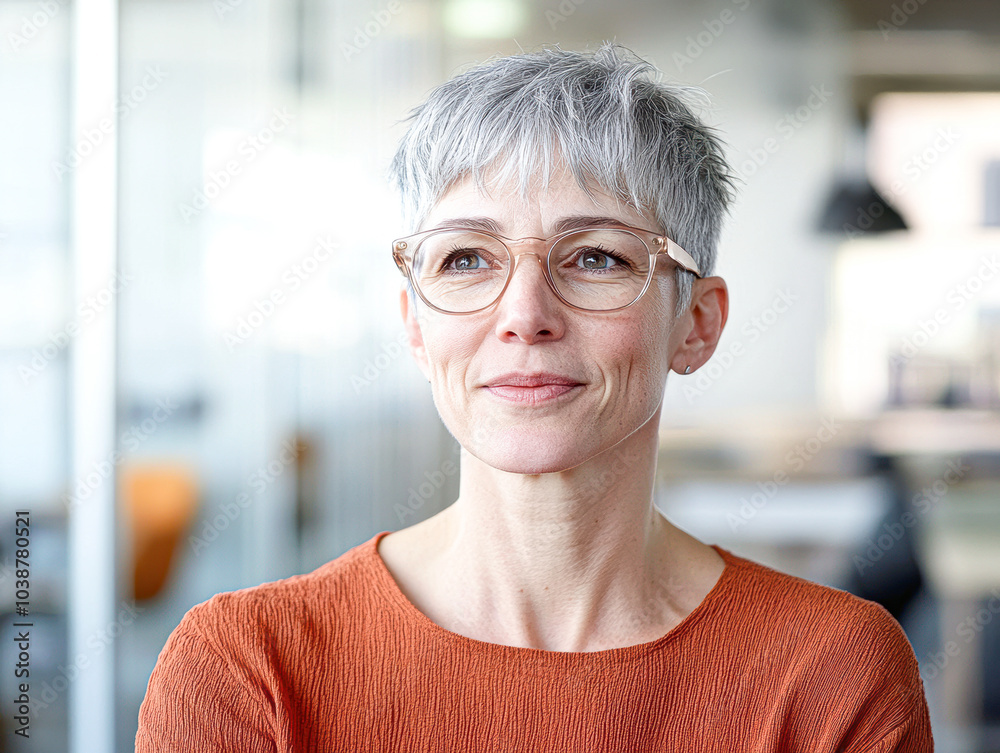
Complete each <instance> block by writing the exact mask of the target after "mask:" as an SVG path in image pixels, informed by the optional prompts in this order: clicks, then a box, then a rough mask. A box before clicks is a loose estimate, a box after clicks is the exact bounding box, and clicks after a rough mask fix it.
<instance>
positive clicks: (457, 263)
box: [448, 249, 486, 272]
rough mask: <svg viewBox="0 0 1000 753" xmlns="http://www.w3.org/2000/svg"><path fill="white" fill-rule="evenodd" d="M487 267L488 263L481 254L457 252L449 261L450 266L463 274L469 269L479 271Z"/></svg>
mask: <svg viewBox="0 0 1000 753" xmlns="http://www.w3.org/2000/svg"><path fill="white" fill-rule="evenodd" d="M485 265H486V261H485V260H484V259H483V258H482V257H481V256H479V254H476V253H473V252H472V251H466V250H464V249H463V250H460V251H456V252H455V253H453V254H452V255H451V257H450V258H449V259H448V266H449V267H451V268H453V269H456V270H458V271H459V272H462V271H464V270H468V269H479V268H480V267H482V266H485Z"/></svg>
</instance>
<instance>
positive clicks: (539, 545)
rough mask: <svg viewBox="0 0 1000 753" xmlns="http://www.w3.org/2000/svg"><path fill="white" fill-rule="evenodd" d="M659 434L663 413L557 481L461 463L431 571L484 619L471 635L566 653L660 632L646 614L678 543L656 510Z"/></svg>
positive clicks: (658, 619) (657, 620) (658, 616)
mask: <svg viewBox="0 0 1000 753" xmlns="http://www.w3.org/2000/svg"><path fill="white" fill-rule="evenodd" d="M658 423H659V412H658V411H657V413H656V415H654V416H653V417H652V418H651V419H650V421H648V422H647V423H646V425H644V426H643V427H641V428H640V429H639V430H638V431H636V432H634V433H633V434H632V435H630V436H629V437H627V438H626V439H624V440H623V441H622V442H620V443H619V444H618V445H616V446H615V447H613V448H611V449H609V450H607V451H605V452H603V453H602V454H601V455H599V456H596V457H594V458H592V459H590V460H588V461H587V462H585V463H583V464H582V465H579V466H577V467H575V468H572V469H570V470H567V471H562V472H559V473H547V474H539V475H520V474H512V473H506V472H503V471H499V470H497V469H495V468H492V467H490V466H488V465H486V464H485V463H483V462H482V461H480V460H478V459H477V458H475V457H473V456H472V455H470V454H468V453H467V452H465V451H463V454H462V474H461V479H462V480H461V488H460V494H459V498H458V500H457V501H456V502H455V503H454V504H453V505H452V506H450V507H449V508H447V509H446V510H444V511H443V512H442V513H440V514H439V515H438V516H435V518H434V519H432V520H434V521H435V523H436V525H435V529H436V534H435V536H434V538H435V540H436V546H435V549H436V554H435V559H436V560H437V563H436V564H437V568H436V569H438V573H439V577H441V578H443V579H444V580H446V581H447V582H448V588H449V589H451V592H452V593H454V594H456V598H457V597H458V595H459V594H460V595H461V600H462V601H463V603H465V604H466V605H467V610H466V611H467V614H470V615H477V617H476V618H474V620H473V621H475V622H477V623H478V624H477V625H475V626H467V627H470V628H471V632H476V633H477V634H478V635H481V636H484V637H483V639H484V640H492V641H494V642H501V643H508V644H510V645H523V646H531V647H539V648H550V649H552V650H562V651H579V650H596V649H595V646H596V647H601V646H606V645H607V646H610V645H627V644H622V643H621V641H622V637H623V635H631V636H634V637H636V638H637V639H636V640H634V641H633V642H636V643H638V642H644V641H645V640H654V639H655V638H656V637H659V635H661V634H662V633H663V632H665V629H664V619H665V618H664V615H663V614H662V613H661V610H660V609H659V608H655V609H653V608H651V605H652V604H654V602H656V601H657V594H660V596H661V597H662V595H663V593H665V592H666V591H667V590H669V589H665V588H664V583H663V577H664V573H665V572H667V571H669V569H670V565H669V563H670V562H671V561H673V560H674V559H675V557H674V556H672V553H671V551H670V549H671V545H672V542H675V541H676V540H678V539H675V537H672V536H671V532H675V533H678V534H679V533H680V532H678V531H676V529H674V528H673V527H672V526H671V525H670V524H669V523H668V522H667V521H666V520H665V519H664V518H663V517H662V516H661V515H660V514H659V512H658V511H657V510H656V509H655V507H654V506H653V502H652V495H653V483H654V477H655V470H656V452H657V427H658ZM660 600H661V601H662V598H661V599H660ZM458 632H463V631H462V630H461V629H459V630H458ZM466 632H470V631H466Z"/></svg>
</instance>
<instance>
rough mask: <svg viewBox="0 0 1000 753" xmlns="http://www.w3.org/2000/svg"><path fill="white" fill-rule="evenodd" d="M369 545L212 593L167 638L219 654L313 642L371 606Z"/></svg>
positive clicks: (266, 649)
mask: <svg viewBox="0 0 1000 753" xmlns="http://www.w3.org/2000/svg"><path fill="white" fill-rule="evenodd" d="M373 546H374V539H370V540H369V541H367V542H364V543H362V544H359V545H357V546H356V547H354V548H352V549H350V550H348V551H347V552H345V553H344V554H342V555H340V556H339V557H337V558H336V559H333V560H331V561H330V562H327V563H326V564H324V565H322V566H320V567H319V568H317V569H316V570H313V571H312V572H310V573H305V574H302V575H295V576H292V577H290V578H285V579H282V580H277V581H273V582H269V583H262V584H260V585H258V586H252V587H249V588H243V589H239V590H236V591H227V592H224V593H219V594H216V595H215V596H213V597H212V598H210V599H208V600H207V601H204V602H202V603H200V604H197V605H195V606H193V607H192V608H191V609H190V610H188V612H187V614H185V616H184V618H183V620H182V621H181V623H180V624H179V625H178V626H177V628H176V629H175V631H174V634H172V635H171V638H172V639H180V638H189V639H194V640H197V641H199V642H202V643H204V644H207V647H208V648H210V649H213V650H215V651H217V652H219V653H221V654H229V653H231V652H232V651H233V650H234V649H240V650H257V651H264V652H265V653H270V652H273V651H274V650H275V649H282V648H288V647H290V646H295V645H299V646H301V645H303V644H308V643H312V642H315V641H316V640H319V639H321V638H322V637H323V636H327V635H329V634H330V633H331V632H332V631H334V630H335V628H336V627H337V626H338V625H341V624H344V623H345V622H353V621H355V620H356V619H357V617H358V615H359V613H363V612H365V611H366V610H368V609H369V608H370V607H371V606H372V599H371V596H370V589H369V588H366V586H367V584H368V583H369V582H370V580H371V578H372V577H373V567H372V562H371V554H372V551H373ZM362 617H363V615H362ZM168 646H169V643H168Z"/></svg>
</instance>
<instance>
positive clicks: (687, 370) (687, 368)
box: [684, 364, 691, 374]
mask: <svg viewBox="0 0 1000 753" xmlns="http://www.w3.org/2000/svg"><path fill="white" fill-rule="evenodd" d="M684 373H685V374H690V373H691V364H688V365H687V366H685V367H684Z"/></svg>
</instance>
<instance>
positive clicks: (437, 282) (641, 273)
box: [137, 45, 932, 753]
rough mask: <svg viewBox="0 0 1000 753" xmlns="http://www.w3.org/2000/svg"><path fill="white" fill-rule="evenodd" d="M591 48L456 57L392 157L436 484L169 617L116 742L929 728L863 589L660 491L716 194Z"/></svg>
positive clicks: (871, 743)
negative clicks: (445, 454)
mask: <svg viewBox="0 0 1000 753" xmlns="http://www.w3.org/2000/svg"><path fill="white" fill-rule="evenodd" d="M650 72H651V68H650V67H649V66H648V65H647V64H645V63H644V62H643V61H641V60H639V59H637V58H635V57H634V56H632V55H631V54H629V53H627V51H625V50H623V49H622V48H620V47H617V46H613V45H606V46H604V47H602V48H601V49H600V50H598V51H597V52H596V53H594V54H592V55H588V54H579V53H572V52H564V51H561V50H546V51H543V52H539V53H533V54H525V55H518V56H515V57H512V58H505V59H501V60H497V61H494V62H492V63H489V64H487V65H483V66H480V67H477V68H474V69H472V70H470V71H467V72H466V73H464V74H462V75H460V76H458V77H456V78H455V79H453V80H452V81H449V82H448V83H446V84H444V85H443V86H441V87H439V88H438V89H437V90H435V91H434V92H433V93H432V94H431V95H430V97H429V99H428V100H427V101H426V102H425V103H424V104H423V105H422V106H421V107H420V108H418V109H417V111H416V112H415V114H414V116H413V123H412V126H411V128H410V130H409V132H408V134H407V135H406V137H405V138H404V141H403V143H402V144H401V146H400V149H399V151H398V153H397V155H396V158H395V161H394V163H393V175H394V177H395V181H396V183H397V184H398V186H399V187H400V189H401V191H402V194H403V197H404V203H405V206H406V210H407V216H408V218H409V220H410V223H411V227H412V228H413V229H414V230H415V232H414V233H413V234H412V235H410V236H408V237H406V238H403V239H400V240H398V241H396V242H395V243H394V244H393V256H394V259H395V261H396V263H397V265H398V266H399V267H400V269H401V270H402V271H403V273H404V274H405V275H406V279H407V282H408V284H407V286H406V289H405V290H403V291H402V293H401V305H402V312H403V317H404V320H405V324H406V329H407V332H408V334H409V341H410V348H411V350H412V353H413V355H414V357H415V359H416V361H417V363H418V364H419V366H420V368H421V370H422V371H423V373H424V374H425V376H426V377H427V379H428V380H429V381H430V384H431V389H432V391H433V395H434V400H435V403H436V405H437V407H438V410H439V412H440V414H441V417H442V419H443V420H444V422H445V424H446V425H447V427H448V429H449V431H450V432H451V433H452V434H453V435H454V436H455V438H456V439H457V440H458V442H459V443H460V444H461V446H462V459H461V482H460V492H459V496H458V499H457V500H456V501H455V502H454V504H452V505H451V506H450V507H448V508H447V509H445V510H444V511H442V512H441V513H439V514H437V515H435V516H434V517H432V518H430V519H428V520H426V521H424V522H422V523H419V524H417V525H415V526H412V527H410V528H407V529H404V530H401V531H397V532H394V533H388V532H382V533H380V534H378V535H377V536H375V537H374V538H372V539H371V540H369V541H368V542H366V543H364V544H361V545H360V546H358V547H356V548H355V549H352V550H351V551H349V552H347V553H346V554H344V555H343V556H341V557H339V558H337V559H335V560H333V561H332V562H330V563H328V564H327V565H325V566H323V567H321V568H319V569H318V570H316V571H315V572H313V573H310V574H308V575H302V576H297V577H294V578H291V579H288V580H285V581H279V582H277V583H271V584H264V585H262V586H258V587H256V588H251V589H246V590H243V591H237V592H233V593H228V594H221V595H218V596H216V597H214V598H213V599H211V600H209V601H208V602H206V603H204V604H201V605H199V606H197V607H195V608H193V609H192V610H191V611H190V612H189V613H188V614H187V616H186V617H185V618H184V620H183V622H182V623H181V625H180V626H179V627H178V628H177V629H176V630H175V631H174V633H173V634H172V635H171V637H170V639H169V641H168V643H167V645H166V647H165V648H164V650H163V652H162V653H161V655H160V658H159V661H158V663H157V666H156V669H155V670H154V672H153V675H152V677H151V678H150V683H149V689H148V692H147V696H146V699H145V701H144V703H143V707H142V711H141V712H140V729H139V734H138V737H137V750H140V751H160V750H199V751H205V750H212V751H221V750H234V751H235V750H239V751H276V750H277V751H292V750H295V751H311V750H316V751H334V750H343V751H361V750H364V751H392V752H393V753H397V752H398V751H406V752H407V753H409V752H410V751H432V750H433V751H438V750H440V751H487V750H490V751H492V750H496V751H559V752H560V753H562V752H564V751H629V752H631V751H696V750H697V751H737V750H738V751H744V750H745V751H760V752H761V753H763V752H764V751H803V752H806V751H808V753H820V752H824V753H825V752H828V753H834V752H835V751H837V752H840V751H845V752H848V753H854V752H858V753H860V752H861V751H864V752H865V753H875V752H877V753H888V751H899V752H902V751H907V752H910V751H912V752H917V751H920V752H921V753H922V752H924V751H930V750H931V749H932V742H931V733H930V726H929V721H928V714H927V706H926V702H925V700H924V695H923V688H922V685H921V681H920V678H919V676H918V674H917V665H916V661H915V659H914V656H913V652H912V650H911V649H910V646H909V644H908V643H907V640H906V638H905V636H904V635H903V633H902V631H901V630H900V628H899V626H898V625H897V624H896V623H895V622H894V621H893V620H892V618H891V617H890V616H889V615H888V614H887V613H886V612H885V611H884V610H883V609H882V608H881V607H879V606H877V605H875V604H873V603H871V602H866V601H863V600H861V599H858V598H856V597H854V596H851V595H849V594H847V593H844V592H841V591H837V590H834V589H830V588H826V587H823V586H819V585H816V584H813V583H809V582H807V581H803V580H800V579H797V578H793V577H790V576H787V575H783V574H779V573H777V572H775V571H772V570H769V569H768V568H765V567H763V566H761V565H758V564H755V563H753V562H750V561H748V560H745V559H742V558H740V557H737V556H735V555H733V554H732V553H730V552H728V551H726V550H724V549H722V548H720V547H718V546H708V545H706V544H704V543H702V542H700V541H698V540H696V539H694V538H692V537H691V536H689V535H687V534H686V533H684V532H682V531H680V530H678V529H677V528H675V527H674V526H672V525H671V524H670V523H669V522H668V521H667V520H666V519H664V518H663V517H662V516H661V515H660V514H659V513H658V512H657V510H656V509H655V508H654V506H653V504H652V497H653V484H654V477H655V467H656V453H657V426H658V422H659V418H660V411H661V407H662V398H663V390H664V385H665V383H666V380H667V373H668V371H670V370H673V371H676V372H679V373H681V374H687V373H691V372H693V371H695V370H696V369H698V368H699V367H700V366H701V365H703V364H704V363H705V362H706V361H707V360H708V359H709V358H710V357H711V355H712V352H713V351H714V349H715V347H716V344H717V342H718V340H719V336H720V334H721V332H722V329H723V326H724V325H725V321H726V315H727V309H728V293H727V288H726V284H725V283H724V282H723V280H722V279H721V278H719V277H714V276H711V275H710V273H711V271H712V269H713V266H714V261H715V246H716V242H717V239H718V236H719V228H720V224H721V221H722V218H723V215H724V213H725V211H726V208H727V205H728V203H729V200H730V185H731V181H730V173H729V171H728V167H727V165H726V162H725V160H724V158H723V156H722V151H721V148H720V146H719V143H718V141H717V139H716V137H715V136H714V135H713V134H712V132H711V131H710V130H709V129H708V128H706V127H705V126H703V125H702V124H701V123H700V122H699V121H698V120H697V118H696V117H695V116H694V115H693V114H692V112H691V110H690V109H689V107H688V106H687V105H686V104H685V102H684V99H683V98H682V96H681V95H682V94H683V92H682V91H678V90H677V89H676V88H671V87H667V86H663V85H660V84H657V83H655V82H654V81H653V80H651V77H650V76H649V74H650Z"/></svg>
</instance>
